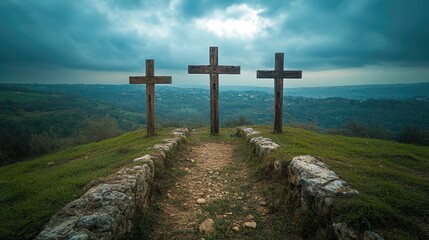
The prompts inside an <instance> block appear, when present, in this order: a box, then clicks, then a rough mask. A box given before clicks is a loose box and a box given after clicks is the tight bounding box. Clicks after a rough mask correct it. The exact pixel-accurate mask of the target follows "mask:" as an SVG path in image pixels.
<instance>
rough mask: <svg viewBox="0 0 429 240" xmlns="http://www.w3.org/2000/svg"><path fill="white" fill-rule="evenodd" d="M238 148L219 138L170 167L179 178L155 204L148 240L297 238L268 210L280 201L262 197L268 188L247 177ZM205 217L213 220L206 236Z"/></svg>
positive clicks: (202, 144)
mask: <svg viewBox="0 0 429 240" xmlns="http://www.w3.org/2000/svg"><path fill="white" fill-rule="evenodd" d="M237 147H238V144H237V143H222V142H221V143H219V142H216V143H215V142H205V143H200V144H199V145H196V146H192V147H189V149H188V151H189V153H188V154H187V156H185V157H184V159H181V160H179V162H178V164H177V165H176V166H175V167H174V168H173V171H178V172H179V173H180V177H178V178H177V181H176V183H175V185H174V186H173V187H172V188H170V189H168V190H167V194H166V196H165V198H163V199H162V200H160V201H159V202H158V207H159V208H160V212H159V215H158V217H157V220H156V223H155V226H154V231H153V233H152V234H151V236H150V238H151V239H297V237H296V236H295V234H294V233H293V226H292V224H290V223H289V222H288V219H287V217H285V215H284V213H281V214H280V215H279V214H273V209H275V206H277V205H279V204H280V200H279V199H270V197H268V195H267V196H265V195H263V194H264V193H267V190H268V189H269V188H267V187H266V186H265V184H264V183H263V182H255V181H254V180H253V181H252V179H253V178H252V177H251V176H250V175H251V174H250V173H249V168H248V165H247V164H246V162H245V161H243V159H242V158H240V157H238V156H237V155H236V154H235V149H236V148H237ZM279 216H280V218H282V219H280V220H279ZM208 218H211V219H213V220H214V222H215V224H214V228H215V230H214V232H213V233H211V234H205V233H202V232H201V231H200V229H199V225H200V224H201V223H202V222H203V221H205V220H206V219H208ZM255 223H256V228H253V226H254V225H255ZM252 225H253V226H252ZM279 236H281V238H279Z"/></svg>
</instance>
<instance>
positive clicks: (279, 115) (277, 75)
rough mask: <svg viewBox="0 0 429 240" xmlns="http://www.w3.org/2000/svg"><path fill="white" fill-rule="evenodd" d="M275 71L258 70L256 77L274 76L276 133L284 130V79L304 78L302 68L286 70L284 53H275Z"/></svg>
mask: <svg viewBox="0 0 429 240" xmlns="http://www.w3.org/2000/svg"><path fill="white" fill-rule="evenodd" d="M274 62H275V66H274V71H272V70H271V71H267V70H258V71H256V78H274V133H275V134H279V133H282V131H283V126H282V124H283V79H284V78H302V71H301V70H292V71H290V70H289V71H285V70H284V54H283V53H276V54H275V61H274Z"/></svg>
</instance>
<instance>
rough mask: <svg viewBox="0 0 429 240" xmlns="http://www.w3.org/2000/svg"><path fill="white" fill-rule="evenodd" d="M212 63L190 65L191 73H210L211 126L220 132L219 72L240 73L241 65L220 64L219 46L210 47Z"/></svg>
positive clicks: (212, 132) (213, 130)
mask: <svg viewBox="0 0 429 240" xmlns="http://www.w3.org/2000/svg"><path fill="white" fill-rule="evenodd" d="M209 53H210V65H202V66H193V65H189V66H188V73H189V74H210V128H211V130H210V131H211V134H218V133H219V74H240V66H219V65H218V54H217V47H210V52H209Z"/></svg>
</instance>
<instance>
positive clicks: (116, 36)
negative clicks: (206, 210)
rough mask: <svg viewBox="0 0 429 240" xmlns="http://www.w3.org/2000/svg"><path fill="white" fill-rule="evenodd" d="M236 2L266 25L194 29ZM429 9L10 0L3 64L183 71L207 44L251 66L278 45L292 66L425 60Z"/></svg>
mask: <svg viewBox="0 0 429 240" xmlns="http://www.w3.org/2000/svg"><path fill="white" fill-rule="evenodd" d="M234 4H235V5H239V4H246V6H249V7H251V8H253V9H260V11H259V10H258V17H259V18H261V19H262V18H263V19H265V20H267V21H269V22H270V24H268V25H267V26H266V27H265V28H264V29H263V31H257V32H255V34H254V36H252V37H249V38H246V37H241V38H240V37H223V36H220V35H216V33H213V32H210V31H209V30H207V29H202V28H201V26H197V24H196V22H197V21H198V20H199V19H204V18H207V19H209V18H210V17H213V16H214V13H215V12H216V11H221V12H222V11H225V10H226V9H228V8H229V7H231V6H232V5H234ZM427 9H429V1H425V0H415V1H405V0H403V1H401V0H393V1H387V0H371V1H369V0H362V1H341V0H325V1H317V0H314V1H303V0H295V1H284V0H278V1H262V0H261V1H258V0H253V1H229V0H228V1H227V0H223V1H209V0H201V1H195V0H174V1H167V0H154V1H138V0H126V1H119V0H108V1H101V0H100V1H97V0H93V1H57V0H55V1H54V0H45V1H42V0H37V1H36V0H33V1H30V0H29V1H12V0H5V1H0V18H1V19H0V31H1V34H2V35H1V38H0V68H5V67H7V66H11V65H22V66H25V65H29V66H35V65H36V66H37V65H40V66H49V67H54V68H55V67H63V68H71V69H85V70H109V71H129V70H137V69H141V68H142V63H143V62H144V59H145V58H156V59H157V66H160V67H162V68H170V69H185V68H186V65H187V63H188V62H191V63H198V62H199V61H201V60H200V59H202V58H204V59H207V58H208V56H207V54H208V53H207V51H208V46H209V45H211V44H216V45H219V46H220V47H222V49H220V51H221V52H220V54H223V56H224V57H225V58H226V60H225V61H230V63H234V62H233V61H241V62H244V63H247V64H248V67H257V66H260V65H263V66H272V65H273V56H274V52H279V51H284V52H285V53H286V55H285V56H286V58H287V60H286V62H288V64H289V62H290V64H289V65H288V66H290V67H303V68H306V69H336V68H349V67H360V66H367V65H394V66H395V65H398V66H426V65H428V63H429V44H427V43H428V42H429V30H428V29H429V28H428V27H427V26H428V25H429V20H428V19H429V18H428V17H426V12H425V11H426V10H427ZM232 15H233V14H232ZM232 17H234V16H232ZM257 27H258V26H257ZM195 59H198V60H195ZM250 60H253V62H251V61H250ZM196 61H198V62H196ZM202 64H203V63H202Z"/></svg>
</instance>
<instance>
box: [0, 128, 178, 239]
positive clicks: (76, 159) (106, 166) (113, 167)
mask: <svg viewBox="0 0 429 240" xmlns="http://www.w3.org/2000/svg"><path fill="white" fill-rule="evenodd" d="M170 131H171V129H163V130H160V131H158V132H157V133H158V135H157V136H156V137H153V138H147V137H145V135H146V132H145V131H142V130H140V131H135V132H131V133H127V134H124V135H122V136H119V137H117V138H113V139H108V140H105V141H101V142H97V143H92V144H88V145H82V146H76V147H71V148H67V149H65V150H63V151H59V152H57V153H54V154H49V155H45V156H43V157H40V158H35V159H33V160H29V161H26V162H20V163H15V164H11V165H8V166H5V167H1V168H0V239H28V238H34V237H35V235H36V234H37V233H38V232H39V231H40V230H41V227H43V225H44V224H45V223H46V222H47V221H48V220H49V218H50V217H51V215H52V214H53V213H55V212H56V211H58V210H59V209H60V208H61V207H63V206H64V205H65V204H67V203H68V202H70V201H72V200H73V199H76V198H78V197H79V196H80V195H81V194H83V190H82V189H83V187H84V186H85V185H86V184H88V183H89V182H90V181H91V180H94V179H97V178H100V177H104V176H107V175H110V174H112V173H114V172H116V171H117V170H118V169H119V168H120V167H122V166H123V165H126V164H127V163H130V162H131V160H132V159H134V158H136V157H140V156H142V155H144V154H146V153H148V152H149V151H150V149H148V148H150V147H151V146H153V145H154V144H155V143H159V142H160V141H161V140H162V139H164V138H166V137H167V136H168V135H169V134H170ZM50 162H53V165H51V164H48V163H50Z"/></svg>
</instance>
